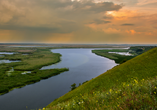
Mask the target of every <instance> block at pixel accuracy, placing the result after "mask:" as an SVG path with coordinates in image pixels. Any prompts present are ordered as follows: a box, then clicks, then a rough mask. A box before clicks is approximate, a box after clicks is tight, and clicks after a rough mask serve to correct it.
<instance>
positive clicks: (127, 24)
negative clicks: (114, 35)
mask: <svg viewBox="0 0 157 110" xmlns="http://www.w3.org/2000/svg"><path fill="white" fill-rule="evenodd" d="M121 26H134V24H129V23H126V24H122V25H121Z"/></svg>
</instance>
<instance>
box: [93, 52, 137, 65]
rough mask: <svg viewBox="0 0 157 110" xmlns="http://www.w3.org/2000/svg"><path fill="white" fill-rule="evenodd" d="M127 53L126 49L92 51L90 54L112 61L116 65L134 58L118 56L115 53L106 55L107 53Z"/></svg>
mask: <svg viewBox="0 0 157 110" xmlns="http://www.w3.org/2000/svg"><path fill="white" fill-rule="evenodd" d="M128 51H129V50H127V49H112V50H92V52H93V53H95V54H96V55H100V56H103V57H107V58H109V59H111V60H114V61H115V62H116V63H118V64H121V63H124V62H126V61H128V60H130V59H132V58H134V57H135V56H126V55H119V54H116V53H108V52H128Z"/></svg>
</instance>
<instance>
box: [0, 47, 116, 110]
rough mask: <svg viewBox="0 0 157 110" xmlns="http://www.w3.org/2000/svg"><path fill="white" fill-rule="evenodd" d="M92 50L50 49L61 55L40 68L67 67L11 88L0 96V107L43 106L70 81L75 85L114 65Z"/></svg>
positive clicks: (27, 108)
mask: <svg viewBox="0 0 157 110" xmlns="http://www.w3.org/2000/svg"><path fill="white" fill-rule="evenodd" d="M91 50H93V49H54V50H51V51H52V52H54V53H60V54H62V57H61V62H59V63H57V64H53V65H50V66H45V67H42V68H41V69H52V68H64V67H66V68H69V71H67V72H63V73H61V74H59V75H57V76H53V77H50V78H48V79H45V80H41V81H40V82H37V83H34V84H30V85H27V86H25V87H22V88H18V89H14V90H12V91H10V92H9V93H6V94H4V95H1V96H0V110H30V109H37V108H42V107H45V106H47V105H48V104H49V103H51V102H52V101H53V100H54V99H56V98H59V97H60V96H62V95H64V94H65V93H67V92H68V91H70V87H71V85H72V84H73V83H76V84H77V86H78V84H79V83H83V82H85V81H87V80H90V79H92V78H95V77H97V76H99V75H100V74H102V73H104V72H105V71H107V70H109V69H111V68H113V67H114V66H116V65H117V64H116V63H115V62H114V61H113V60H110V59H108V58H104V57H101V56H97V55H95V54H94V53H92V52H91Z"/></svg>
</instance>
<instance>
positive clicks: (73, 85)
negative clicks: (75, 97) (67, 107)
mask: <svg viewBox="0 0 157 110" xmlns="http://www.w3.org/2000/svg"><path fill="white" fill-rule="evenodd" d="M75 88H76V84H75V83H74V84H72V85H71V91H72V90H74V89H75Z"/></svg>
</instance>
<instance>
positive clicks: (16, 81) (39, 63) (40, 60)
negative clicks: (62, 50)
mask: <svg viewBox="0 0 157 110" xmlns="http://www.w3.org/2000/svg"><path fill="white" fill-rule="evenodd" d="M4 48H5V49H4ZM4 48H1V49H0V51H3V52H16V54H12V55H10V54H9V55H8V54H5V56H4V57H1V58H0V59H1V60H4V59H5V60H13V61H16V60H20V62H12V63H2V64H0V70H1V71H0V94H4V93H6V92H9V91H10V90H12V89H13V88H16V87H22V86H25V85H26V84H31V83H35V82H38V81H40V80H41V79H46V78H49V77H51V76H54V75H57V74H60V73H61V72H63V71H68V69H66V68H62V69H49V70H39V69H40V68H41V67H43V66H46V65H50V64H53V63H57V62H59V61H60V56H61V55H60V54H59V53H52V52H50V50H49V48H12V47H11V48H7V47H4ZM26 53H27V55H23V54H26ZM11 68H14V71H10V73H9V75H8V71H9V70H10V69H11ZM25 71H32V72H31V73H29V74H22V73H23V72H25Z"/></svg>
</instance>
